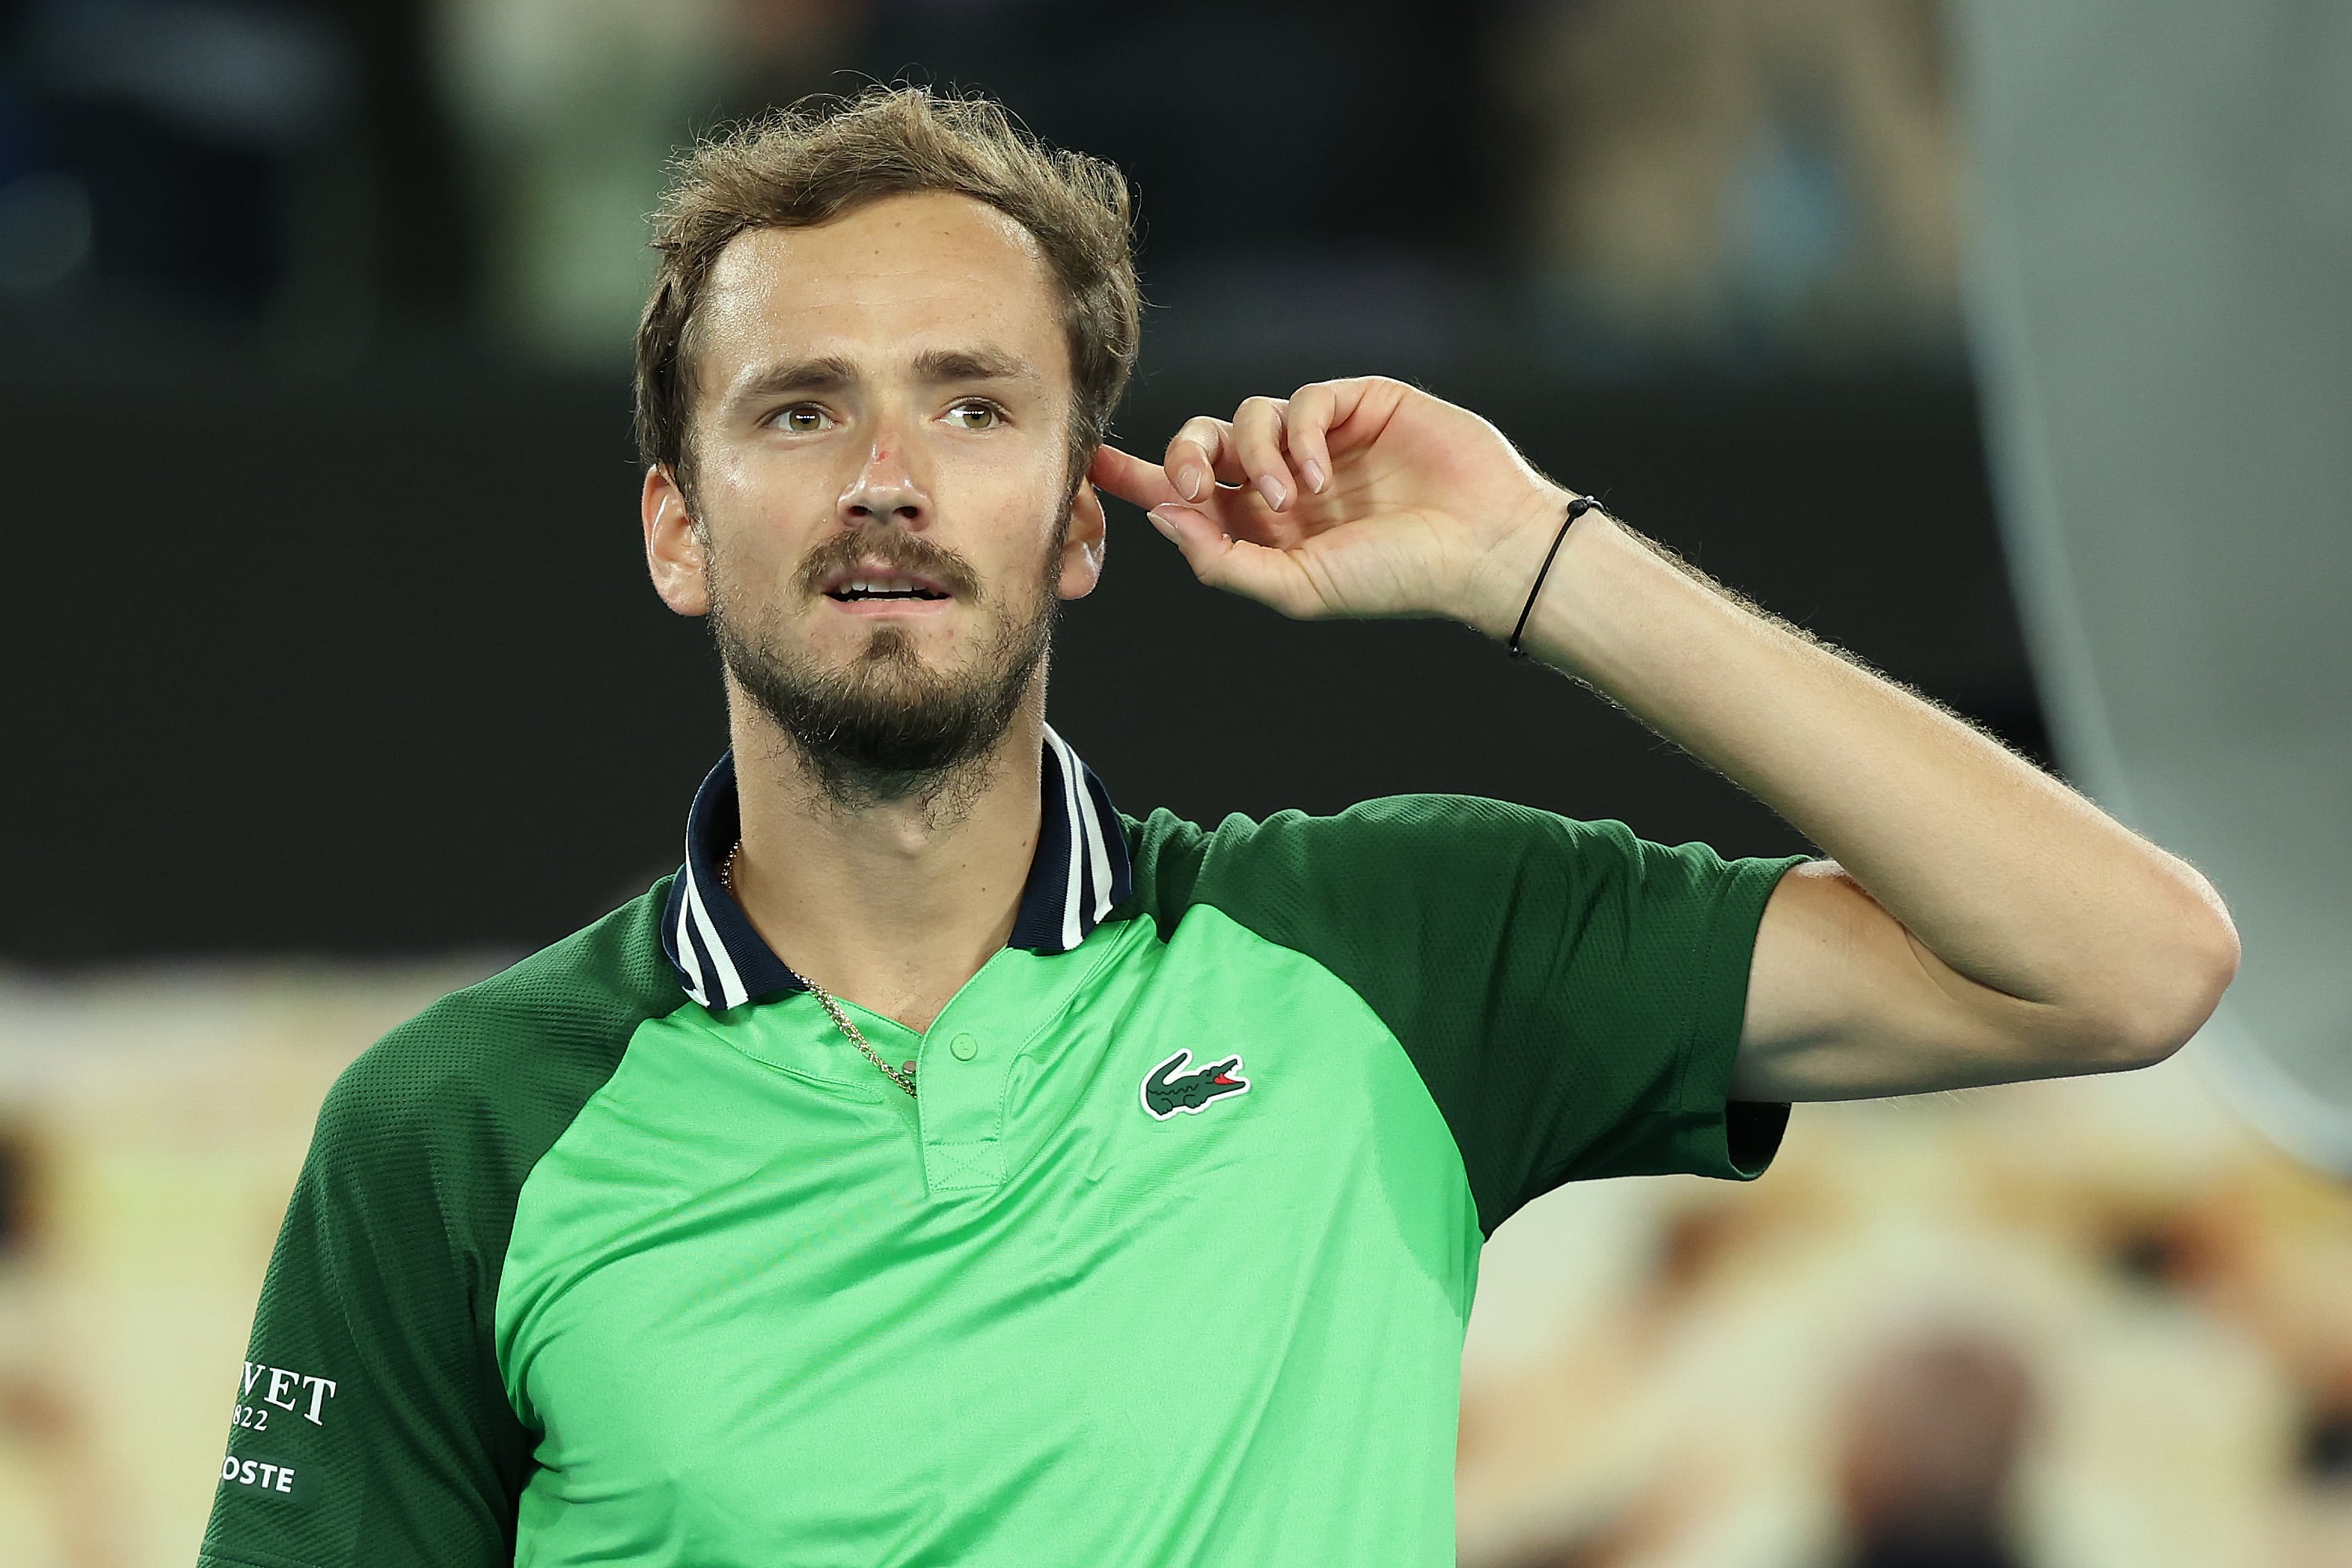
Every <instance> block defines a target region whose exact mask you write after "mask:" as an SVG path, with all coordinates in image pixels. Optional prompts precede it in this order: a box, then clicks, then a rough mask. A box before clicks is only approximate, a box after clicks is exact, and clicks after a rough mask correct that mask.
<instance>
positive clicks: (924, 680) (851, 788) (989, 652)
mask: <svg viewBox="0 0 2352 1568" xmlns="http://www.w3.org/2000/svg"><path fill="white" fill-rule="evenodd" d="M1064 526H1065V529H1066V526H1067V525H1066V524H1065V525H1064ZM1061 532H1062V530H1057V531H1056V538H1055V547H1054V548H1052V549H1049V550H1048V551H1047V552H1046V553H1045V563H1046V573H1045V574H1043V575H1042V576H1041V578H1040V581H1039V582H1038V583H1037V584H1035V588H1036V592H1035V594H1034V599H1033V602H1032V604H1031V605H1029V606H1028V607H1027V608H1025V609H1024V607H1022V606H1021V605H1017V604H1008V605H1006V607H1005V609H1004V612H1003V614H1002V615H1000V616H998V617H997V619H996V624H995V626H994V628H993V629H992V631H991V632H990V633H989V634H988V637H987V639H986V640H985V641H984V642H983V643H982V645H981V646H980V647H979V648H978V649H977V651H975V653H974V654H973V655H972V657H971V658H970V659H969V660H968V661H967V662H966V663H965V665H964V667H963V668H961V669H952V670H942V669H938V668H933V667H932V666H930V665H929V664H927V663H926V662H924V659H923V657H922V655H921V654H920V653H919V651H917V648H916V644H915V639H914V638H913V637H911V636H909V635H908V632H907V630H906V629H905V628H904V627H901V626H893V625H890V624H888V623H887V622H886V623H884V624H883V625H881V626H877V627H875V628H874V631H873V632H872V634H871V635H870V636H869V637H867V639H866V646H865V647H864V648H862V649H861V650H860V651H859V652H858V653H857V654H856V657H855V658H852V659H851V660H850V661H849V662H848V663H847V664H846V665H844V666H841V667H839V668H828V667H826V666H824V665H821V664H819V663H818V662H817V661H816V660H815V659H814V658H812V657H811V656H810V655H809V654H808V653H807V651H806V650H805V649H804V648H799V647H789V646H787V645H786V644H785V643H784V641H783V640H782V638H780V637H777V636H776V635H775V632H774V629H773V624H772V621H771V620H763V619H753V618H751V617H748V616H743V615H740V614H739V613H737V610H736V605H735V602H734V596H733V595H732V594H731V593H730V591H729V589H730V584H729V581H728V578H727V574H726V573H725V571H724V570H723V569H722V565H721V563H720V562H719V558H718V556H717V555H716V553H715V552H709V550H708V546H707V545H706V552H707V558H708V559H709V584H708V585H709V602H710V632H711V637H712V640H714V641H715V642H716V643H717V644H718V646H719V659H720V661H721V662H722V663H723V664H724V665H725V667H726V668H727V672H728V674H729V675H730V676H732V677H733V678H734V680H735V684H736V685H737V686H738V687H739V688H740V689H741V690H742V692H743V695H744V696H745V697H746V698H747V699H748V700H750V701H751V703H752V704H753V705H754V706H755V707H757V708H758V709H759V710H760V711H761V712H762V713H764V714H766V715H767V716H768V718H769V720H770V721H772V722H773V723H774V725H775V726H776V728H777V729H778V731H781V732H782V734H783V736H784V738H785V739H786V741H788V742H790V743H791V745H792V747H793V751H794V752H797V753H799V755H800V757H801V760H802V761H803V763H805V764H806V765H807V771H808V773H809V776H810V777H811V779H812V780H813V781H814V784H815V785H816V787H817V790H818V793H819V794H820V795H822V796H823V798H824V800H826V801H827V802H828V803H830V804H831V805H835V807H838V808H842V809H847V810H859V809H865V808H867V807H871V806H875V805H884V804H887V803H891V802H897V801H904V800H909V799H916V800H921V801H923V802H924V803H925V804H926V805H932V806H936V805H940V804H941V803H942V802H943V801H946V802H949V803H950V806H951V805H952V800H953V798H954V797H958V796H961V795H964V794H966V793H968V792H967V790H965V789H960V788H958V787H957V786H958V785H959V784H967V785H968V784H977V783H978V782H979V774H980V773H981V772H982V766H981V764H982V762H983V760H984V759H985V758H986V757H987V756H988V754H989V753H990V752H992V750H993V749H994V748H995V746H996V744H997V742H1000V741H1001V740H1003V737H1004V732H1005V731H1006V730H1007V729H1008V728H1009V727H1010V726H1011V725H1012V722H1013V715H1014V714H1015V713H1017V712H1019V711H1020V709H1021V704H1022V702H1023V700H1024V699H1026V697H1027V696H1028V694H1029V689H1030V687H1031V686H1032V685H1033V684H1034V683H1036V682H1037V681H1039V680H1042V679H1044V676H1045V663H1046V658H1047V652H1048V650H1049V649H1050V647H1052V645H1053V637H1054V626H1055V621H1056V620H1057V619H1058V618H1059V615H1060V611H1061V598H1060V595H1057V594H1056V593H1055V591H1054V580H1055V576H1056V575H1057V574H1058V568H1059V566H1060V563H1061V553H1062V552H1061V549H1060V534H1061ZM862 561H878V562H881V563H884V564H886V565H889V566H893V567H896V568H898V570H900V571H904V572H910V573H917V574H921V575H923V576H926V577H929V578H930V579H931V580H932V581H934V582H936V583H938V584H940V585H941V586H942V587H945V588H947V589H949V590H950V592H951V593H953V594H954V595H956V597H957V598H959V599H961V600H962V601H964V602H965V603H966V604H969V605H971V606H973V607H974V608H980V609H984V608H986V607H987V605H988V602H989V598H990V595H985V594H983V593H982V589H981V586H980V580H979V575H978V574H977V573H975V572H974V571H973V570H972V568H971V563H969V562H968V561H966V560H965V559H964V558H963V557H962V556H961V555H960V554H958V553H956V552H953V551H951V550H948V549H945V548H943V547H942V546H940V545H937V544H933V543H932V542H929V540H926V539H922V538H919V537H918V536H916V535H913V534H909V533H908V532H907V531H904V530H903V529H899V528H896V527H891V526H888V525H884V526H881V527H866V528H860V529H857V530H856V531H852V532H848V533H843V534H838V535H835V537H834V538H832V539H831V540H828V541H827V542H825V543H824V544H821V545H819V546H818V547H817V548H816V549H815V550H814V551H812V552H810V554H809V557H808V559H807V560H806V561H804V562H803V563H802V566H801V569H800V571H799V573H798V574H797V578H796V585H797V586H798V587H799V588H800V589H801V590H802V591H803V592H807V593H814V592H816V591H818V589H819V588H820V587H821V586H822V584H823V583H824V578H825V577H826V575H827V574H830V573H832V572H833V571H834V570H835V569H836V568H838V567H842V566H847V565H854V564H856V563H858V562H862Z"/></svg>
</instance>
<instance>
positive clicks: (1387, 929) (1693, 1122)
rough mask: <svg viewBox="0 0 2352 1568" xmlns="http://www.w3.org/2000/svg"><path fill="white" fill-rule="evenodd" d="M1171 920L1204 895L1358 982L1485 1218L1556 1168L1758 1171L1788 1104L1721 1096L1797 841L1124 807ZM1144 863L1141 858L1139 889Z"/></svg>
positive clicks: (1608, 826) (1556, 819)
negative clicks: (1673, 839) (1747, 845)
mask: <svg viewBox="0 0 2352 1568" xmlns="http://www.w3.org/2000/svg"><path fill="white" fill-rule="evenodd" d="M1135 837H1136V842H1137V847H1138V850H1139V853H1138V856H1137V861H1138V867H1139V871H1138V878H1139V884H1138V885H1139V893H1142V894H1143V895H1144V896H1145V897H1146V900H1147V901H1148V902H1149V903H1150V905H1151V906H1153V909H1154V912H1155V913H1156V914H1158V915H1159V917H1160V919H1162V920H1163V921H1166V920H1168V919H1171V918H1180V917H1181V909H1182V908H1183V907H1185V906H1187V905H1189V904H1193V903H1206V904H1212V905H1214V906H1215V907H1217V908H1218V909H1220V910H1223V911H1224V912H1225V913H1226V914H1227V915H1229V916H1231V917H1232V918H1233V919H1234V920H1235V921H1240V922H1241V923H1242V924H1244V925H1245V926H1248V927H1250V928H1251V929H1252V930H1254V931H1257V932H1258V933H1259V934H1260V935H1262V936H1264V937H1265V938H1266V939H1267V940H1269V941H1272V942H1280V943H1282V944H1283V945H1285V946H1287V947H1290V948H1293V949H1295V950H1297V951H1298V952H1303V953H1306V954H1307V955H1308V956H1309V957H1312V958H1314V959H1315V960H1317V961H1318V963H1321V964H1322V965H1323V966H1324V967H1325V968H1327V969H1329V970H1330V971H1332V972H1333V973H1336V974H1337V975H1339V978H1340V979H1342V980H1343V981H1345V982H1346V983H1347V984H1349V986H1350V987H1352V988H1353V989H1354V990H1355V991H1356V993H1357V994H1359V995H1360V996H1362V997H1363V998H1364V999H1365V1000H1366V1001H1367V1002H1368V1003H1370V1005H1371V1006H1372V1008H1373V1010H1374V1011H1375V1012H1377V1013H1378V1014H1379V1015H1380V1016H1381V1019H1382V1020H1383V1021H1384V1022H1385V1023H1386V1024H1387V1025H1388V1026H1389V1027H1390V1029H1391V1031H1392V1032H1393V1033H1394V1034H1395V1035H1396V1037H1397V1038H1398V1040H1399V1041H1400V1042H1401V1043H1402V1045H1403V1047H1404V1048H1405V1050H1406V1052H1407V1053H1408V1054H1409V1055H1410V1056H1411V1057H1412V1061H1413V1064H1414V1066H1415V1067H1416V1068H1418V1069H1419V1070H1420V1072H1421V1076H1422V1079H1423V1082H1425V1083H1426V1084H1427V1085H1428V1086H1429V1090H1430V1094H1431V1096H1432V1097H1433V1099H1434V1100H1436V1102H1437V1105H1438V1108H1439V1110H1442V1111H1443V1112H1444V1115H1445V1119H1446V1121H1447V1122H1448V1124H1449V1125H1450V1126H1451V1127H1452V1128H1453V1130H1454V1141H1455V1142H1456V1143H1457V1144H1458V1146H1459V1147H1460V1149H1461V1151H1462V1157H1463V1162H1464V1163H1465V1166H1466V1167H1467V1169H1468V1171H1469V1174H1470V1183H1471V1187H1472V1190H1473V1192H1474V1193H1475V1196H1476V1199H1477V1204H1478V1213H1479V1217H1480V1220H1481V1223H1482V1224H1483V1225H1484V1226H1486V1229H1487V1230H1488V1231H1489V1232H1491V1231H1492V1230H1493V1229H1494V1227H1495V1226H1497V1225H1499V1224H1501V1223H1502V1221H1503V1220H1504V1219H1505V1218H1506V1217H1507V1216H1508V1215H1510V1214H1511V1213H1512V1212H1513V1211H1514V1210H1516V1209H1517V1208H1518V1207H1519V1206H1520V1205H1522V1204H1525V1203H1527V1202H1528V1200H1529V1199H1531V1198H1533V1197H1535V1196H1537V1195H1538V1194H1541V1193H1544V1192H1547V1191H1549V1189H1550V1188H1552V1187H1555V1186H1558V1185H1559V1184H1561V1183H1563V1182H1570V1181H1577V1180H1581V1179H1585V1178H1589V1177H1596V1176H1622V1175H1645V1174H1654V1173H1665V1172H1677V1171H1680V1172H1695V1173H1699V1174H1703V1175H1712V1176H1722V1177H1728V1178H1733V1179H1741V1180H1744V1179H1748V1178H1750V1177H1753V1176H1755V1175H1758V1174H1759V1173H1761V1172H1762V1171H1763V1169H1764V1167H1765V1165H1766V1164H1767V1163H1769V1161H1770V1160H1771V1157H1772V1154H1773V1152H1774V1151H1775V1150H1776V1149H1777V1148H1778V1146H1779V1143H1780V1134H1781V1132H1782V1131H1783V1129H1784V1128H1785V1127H1786V1125H1787V1122H1788V1114H1789V1108H1788V1107H1787V1106H1785V1105H1761V1104H1748V1103H1743V1102H1739V1101H1734V1100H1730V1099H1729V1089H1730V1083H1731V1070H1732V1064H1733V1058H1734V1056H1735V1054H1736V1052H1737V1050H1738V1043H1739V1026H1740V1019H1741V1015H1742V1013H1743V1011H1744V1010H1745V1007H1746V1005H1747V995H1748V962H1749V959H1750V957H1751V955H1752V953H1753V952H1754V948H1755V940H1756V927H1757V922H1758V920H1759V917H1760V916H1761V915H1762V912H1763V909H1764V902H1765V900H1767V899H1768V898H1769V897H1770V895H1771V891H1772V889H1773V887H1774V885H1775V884H1776V883H1778V881H1779V880H1780V876H1781V874H1782V873H1783V872H1785V871H1786V870H1787V869H1788V868H1790V866H1792V865H1795V864H1797V863H1798V862H1799V860H1800V859H1801V857H1790V858H1783V859H1770V860H1725V859H1723V858H1720V857H1719V856H1717V854H1716V853H1715V852H1714V851H1713V850H1711V849H1708V848H1707V847H1706V846H1704V845H1697V844H1685V845H1681V846H1678V847H1665V846H1663V845H1658V844H1652V843H1649V842H1647V841H1645V840H1643V839H1641V838H1638V837H1635V836H1634V835H1633V831H1632V830H1631V829H1629V828H1628V827H1626V826H1625V825H1624V824H1622V823H1619V822H1577V821H1572V820H1570V819H1569V818H1567V817H1562V816H1554V815H1553V814H1551V813H1549V812H1543V811H1537V810H1534V809H1531V808H1529V807H1526V806H1519V805H1508V804H1506V803H1504V802H1501V801H1494V800H1483V799H1478V798H1475V797H1472V796H1465V795H1406V796H1398V797H1395V798H1391V799H1386V800H1377V801H1370V802H1367V803H1365V804H1364V805H1359V806H1356V807H1354V808H1352V809H1350V810H1349V811H1345V812H1342V813H1341V814H1339V816H1328V817H1317V816H1305V815H1303V814H1301V813H1297V812H1282V813H1279V814H1277V815H1276V816H1272V817H1269V818H1268V819H1267V820H1266V821H1265V822H1263V823H1253V822H1251V821H1249V820H1248V819H1247V818H1245V817H1238V816H1236V817H1231V818H1228V819H1227V820H1226V821H1225V822H1224V823H1223V825H1222V826H1219V827H1218V828H1217V829H1216V830H1215V831H1214V832H1213V833H1206V834H1203V833H1202V832H1201V831H1200V830H1199V829H1198V828H1194V827H1192V826H1191V825H1190V824H1186V823H1182V822H1180V821H1179V820H1177V819H1176V818H1174V817H1172V816H1168V815H1167V814H1165V813H1161V814H1157V815H1155V816H1153V817H1152V818H1151V820H1150V822H1147V823H1144V824H1140V825H1139V826H1138V828H1137V830H1136V834H1135ZM1147 868H1148V870H1149V872H1150V878H1151V880H1150V884H1149V886H1148V887H1147V884H1146V880H1145V879H1146V875H1147Z"/></svg>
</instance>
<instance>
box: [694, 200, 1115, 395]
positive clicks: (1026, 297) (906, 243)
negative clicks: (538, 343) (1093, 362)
mask: <svg viewBox="0 0 2352 1568" xmlns="http://www.w3.org/2000/svg"><path fill="white" fill-rule="evenodd" d="M695 335H696V338H697V340H698V342H697V345H696V346H697V353H696V356H695V357H696V361H697V363H698V366H699V368H700V371H701V379H702V381H703V384H705V385H706V386H707V387H711V388H718V387H723V386H725V385H726V384H727V383H728V381H729V379H730V376H731V375H732V374H739V373H740V372H742V371H743V370H745V369H746V368H748V367H753V366H758V365H762V364H768V363H773V362H774V361H776V360H777V359H779V358H781V357H784V356H788V355H792V356H805V355H842V356H845V357H848V358H851V359H853V360H862V361H868V362H872V363H884V362H902V361H906V360H910V359H911V358H912V356H913V355H914V354H916V353H920V352H922V351H924V350H926V349H938V348H954V347H959V346H961V345H964V344H968V343H970V342H973V341H974V340H986V341H989V342H996V343H1001V344H1002V345H1003V347H1005V348H1007V349H1010V350H1012V351H1013V352H1015V353H1020V354H1022V355H1023V356H1024V357H1025V358H1027V359H1028V360H1029V361H1030V363H1033V364H1035V365H1037V366H1038V367H1040V368H1041V369H1044V370H1046V371H1047V373H1048V374H1050V375H1053V376H1054V377H1055V379H1056V380H1057V381H1059V382H1062V383H1064V384H1066V381H1067V377H1068V374H1069V373H1068V350H1067V345H1066V343H1065V342H1063V336H1062V321H1061V312H1060V309H1059V300H1058V297H1057V294H1056V292H1055V279H1054V275H1053V269H1052V267H1051V265H1050V264H1049V263H1048V262H1047V261H1046V259H1045V251H1044V249H1043V247H1040V246H1039V245H1038V243H1037V240H1036V237H1034V235H1032V234H1031V233H1030V232H1029V231H1028V230H1027V229H1025V228H1024V227H1023V226H1021V225H1020V224H1018V223H1016V222H1014V221H1013V219H1012V218H1010V217H1008V216H1005V215H1004V214H1003V213H1001V212H999V211H997V210H996V209H995V208H994V207H992V206H990V205H987V204H986V203H984V202H980V201H976V200H974V199H973V198H971V197H970V196H964V195H952V194H950V193H946V192H936V191H923V192H915V193H910V194H907V195H893V196H885V197H883V198H881V199H880V200H878V201H873V202H868V203H866V204H865V205H861V206H858V207H856V208H855V209H853V210H852V211H850V212H848V213H846V214H845V215H844V216H840V217H838V218H835V219H834V220H833V221H832V222H830V223H826V224H821V225H819V226H815V227H814V228H757V229H750V230H747V231H746V232H744V233H742V234H740V235H737V236H736V237H734V238H733V239H732V240H730V241H729V242H728V245H727V247H726V248H725V249H724V250H722V251H720V252H719V259H718V260H717V261H716V262H715V263H713V265H712V267H711V269H710V276H709V280H708V282H707V283H706V284H705V286H704V290H703V297H702V300H701V301H700V303H699V305H698V308H697V310H696V311H695Z"/></svg>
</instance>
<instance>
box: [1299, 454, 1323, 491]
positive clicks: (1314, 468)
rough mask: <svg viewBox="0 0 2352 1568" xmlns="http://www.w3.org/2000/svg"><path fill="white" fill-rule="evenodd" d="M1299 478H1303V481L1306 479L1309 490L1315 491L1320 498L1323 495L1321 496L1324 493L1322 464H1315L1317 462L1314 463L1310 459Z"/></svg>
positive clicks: (1300, 471)
mask: <svg viewBox="0 0 2352 1568" xmlns="http://www.w3.org/2000/svg"><path fill="white" fill-rule="evenodd" d="M1299 477H1300V478H1302V479H1305V480H1306V481H1307V489H1310V490H1313V491H1314V492H1315V493H1316V494H1317V495H1318V496H1319V495H1321V494H1322V493H1323V465H1322V464H1320V463H1318V462H1315V461H1313V460H1311V459H1310V460H1309V461H1308V462H1307V464H1306V465H1305V466H1304V467H1303V468H1301V469H1300V470H1299Z"/></svg>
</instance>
